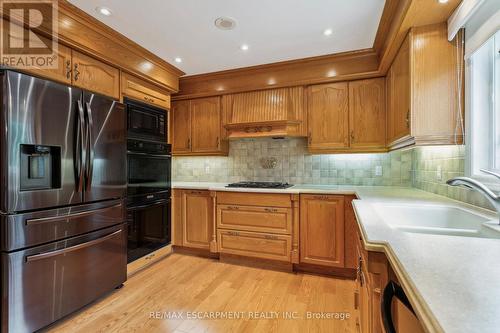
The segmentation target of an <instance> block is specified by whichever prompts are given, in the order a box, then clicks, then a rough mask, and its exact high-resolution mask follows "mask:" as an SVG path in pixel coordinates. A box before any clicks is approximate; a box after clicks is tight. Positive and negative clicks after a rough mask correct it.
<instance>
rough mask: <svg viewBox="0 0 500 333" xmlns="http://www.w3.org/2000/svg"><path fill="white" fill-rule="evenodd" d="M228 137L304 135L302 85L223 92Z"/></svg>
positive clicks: (305, 133)
mask: <svg viewBox="0 0 500 333" xmlns="http://www.w3.org/2000/svg"><path fill="white" fill-rule="evenodd" d="M222 104H223V108H224V109H225V110H227V113H226V114H227V118H226V119H227V122H226V124H225V125H224V127H225V128H226V129H227V131H228V138H229V139H237V138H258V137H287V136H307V130H306V123H305V116H304V114H305V112H304V89H303V87H292V88H280V89H269V90H261V91H252V92H246V93H241V94H232V95H225V96H223V98H222Z"/></svg>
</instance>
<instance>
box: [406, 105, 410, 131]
mask: <svg viewBox="0 0 500 333" xmlns="http://www.w3.org/2000/svg"><path fill="white" fill-rule="evenodd" d="M406 128H410V110H409V109H408V112H406Z"/></svg>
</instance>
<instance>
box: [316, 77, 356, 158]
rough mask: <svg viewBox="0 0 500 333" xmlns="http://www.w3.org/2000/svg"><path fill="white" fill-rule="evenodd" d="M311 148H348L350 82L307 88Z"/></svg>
mask: <svg viewBox="0 0 500 333" xmlns="http://www.w3.org/2000/svg"><path fill="white" fill-rule="evenodd" d="M307 112H308V126H309V131H308V137H309V139H308V140H309V141H308V146H309V150H310V151H313V152H314V151H317V152H321V151H329V150H332V149H339V148H340V149H345V148H348V147H349V88H348V84H347V82H340V83H330V84H321V85H314V86H309V87H308V88H307Z"/></svg>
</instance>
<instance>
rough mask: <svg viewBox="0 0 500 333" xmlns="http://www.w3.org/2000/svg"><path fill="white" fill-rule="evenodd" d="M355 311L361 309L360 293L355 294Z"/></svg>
mask: <svg viewBox="0 0 500 333" xmlns="http://www.w3.org/2000/svg"><path fill="white" fill-rule="evenodd" d="M354 309H355V310H357V309H359V292H358V291H355V292H354Z"/></svg>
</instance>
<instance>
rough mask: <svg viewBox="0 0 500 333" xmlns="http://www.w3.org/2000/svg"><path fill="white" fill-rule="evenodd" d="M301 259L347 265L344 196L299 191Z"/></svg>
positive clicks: (333, 264)
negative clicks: (300, 193)
mask: <svg viewBox="0 0 500 333" xmlns="http://www.w3.org/2000/svg"><path fill="white" fill-rule="evenodd" d="M300 262H301V263H305V264H314V265H322V266H332V267H344V196H339V195H309V194H308V195H300Z"/></svg>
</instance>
